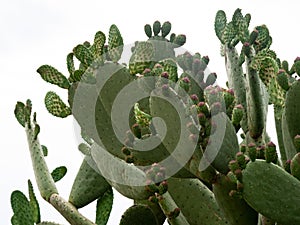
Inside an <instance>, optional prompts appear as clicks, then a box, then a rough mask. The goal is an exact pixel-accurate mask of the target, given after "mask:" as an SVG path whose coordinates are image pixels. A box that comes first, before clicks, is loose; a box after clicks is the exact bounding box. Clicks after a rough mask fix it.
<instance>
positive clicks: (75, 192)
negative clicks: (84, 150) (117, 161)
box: [69, 159, 110, 208]
mask: <svg viewBox="0 0 300 225" xmlns="http://www.w3.org/2000/svg"><path fill="white" fill-rule="evenodd" d="M109 188H110V185H109V183H107V181H106V180H105V179H104V177H102V176H101V174H99V173H98V172H96V171H95V170H94V169H93V168H91V166H90V165H89V163H88V162H87V160H86V159H84V160H83V162H82V164H81V166H80V169H79V171H78V173H77V175H76V178H75V180H74V183H73V185H72V190H71V193H70V196H69V202H71V203H72V204H73V205H74V206H75V207H76V208H82V207H84V206H86V205H88V204H89V203H91V202H93V201H94V200H96V199H97V198H99V197H101V196H103V194H104V193H105V192H106V191H107V190H109Z"/></svg>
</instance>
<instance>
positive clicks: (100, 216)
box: [96, 187, 114, 225]
mask: <svg viewBox="0 0 300 225" xmlns="http://www.w3.org/2000/svg"><path fill="white" fill-rule="evenodd" d="M113 198H114V196H113V190H112V188H111V187H110V188H109V189H107V191H106V192H105V193H104V194H103V195H102V196H101V197H100V198H99V199H98V200H97V206H96V224H97V225H106V224H107V221H108V219H109V215H110V212H111V209H112V205H113Z"/></svg>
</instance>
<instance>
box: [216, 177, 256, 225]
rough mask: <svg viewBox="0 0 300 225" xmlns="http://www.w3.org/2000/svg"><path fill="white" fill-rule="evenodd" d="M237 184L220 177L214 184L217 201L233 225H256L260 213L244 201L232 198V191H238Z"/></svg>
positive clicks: (235, 197) (227, 178)
mask: <svg viewBox="0 0 300 225" xmlns="http://www.w3.org/2000/svg"><path fill="white" fill-rule="evenodd" d="M236 186H237V184H236V182H232V181H231V180H230V178H229V177H227V176H225V175H219V176H218V178H217V180H216V182H215V183H214V184H213V193H214V195H215V198H216V201H217V203H218V205H219V207H220V208H221V210H222V211H223V213H224V216H225V217H226V219H227V220H228V221H229V222H230V224H231V225H241V224H243V225H256V224H257V219H258V213H257V212H256V211H255V210H254V209H252V208H251V207H250V206H249V205H248V204H247V203H246V202H245V200H244V199H242V198H239V197H237V196H230V191H232V190H235V191H236V190H237V188H236Z"/></svg>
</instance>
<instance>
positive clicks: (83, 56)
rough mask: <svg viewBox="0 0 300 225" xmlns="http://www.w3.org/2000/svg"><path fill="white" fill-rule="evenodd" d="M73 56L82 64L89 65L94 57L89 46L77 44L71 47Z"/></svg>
mask: <svg viewBox="0 0 300 225" xmlns="http://www.w3.org/2000/svg"><path fill="white" fill-rule="evenodd" d="M73 53H74V55H75V57H76V58H77V59H78V60H79V61H80V62H81V63H82V64H83V65H84V66H89V65H91V64H92V62H93V60H94V57H93V54H92V52H91V51H90V49H89V48H87V47H86V46H84V45H81V44H80V45H77V46H76V47H75V48H74V49H73Z"/></svg>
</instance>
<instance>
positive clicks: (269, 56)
mask: <svg viewBox="0 0 300 225" xmlns="http://www.w3.org/2000/svg"><path fill="white" fill-rule="evenodd" d="M275 60H276V54H275V52H273V51H271V50H267V49H264V50H261V51H260V52H259V53H257V54H256V55H255V57H254V59H253V61H252V62H251V65H250V66H251V67H252V68H253V69H255V70H256V71H258V72H259V76H260V79H261V80H262V82H263V83H264V84H265V86H266V87H267V90H268V93H269V102H270V103H272V104H274V105H275V106H276V107H280V108H283V107H284V97H285V96H284V91H283V89H282V88H281V87H280V85H279V84H278V82H277V79H276V76H277V73H278V65H277V63H276V61H275ZM277 116H278V117H281V115H277Z"/></svg>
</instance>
